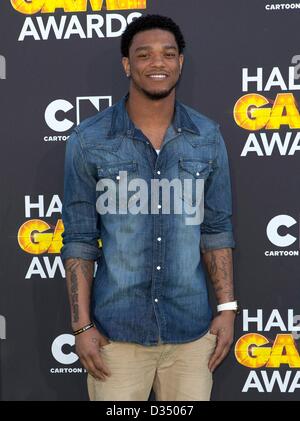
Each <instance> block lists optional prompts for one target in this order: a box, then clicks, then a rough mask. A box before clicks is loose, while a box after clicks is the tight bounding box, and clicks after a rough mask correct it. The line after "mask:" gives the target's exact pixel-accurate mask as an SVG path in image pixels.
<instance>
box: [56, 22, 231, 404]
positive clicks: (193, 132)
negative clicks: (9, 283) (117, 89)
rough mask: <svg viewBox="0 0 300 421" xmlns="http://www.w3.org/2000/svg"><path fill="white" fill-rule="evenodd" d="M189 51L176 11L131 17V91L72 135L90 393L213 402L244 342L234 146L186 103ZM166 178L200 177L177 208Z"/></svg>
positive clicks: (66, 207) (74, 224) (74, 238)
mask: <svg viewBox="0 0 300 421" xmlns="http://www.w3.org/2000/svg"><path fill="white" fill-rule="evenodd" d="M184 47H185V42H184V38H183V36H182V33H181V31H180V29H179V27H178V26H177V25H176V24H175V23H174V22H173V21H172V20H171V19H169V18H166V17H162V16H158V15H148V16H145V17H141V18H139V19H136V20H135V21H133V22H132V23H131V24H130V25H129V26H128V27H127V29H126V30H125V32H124V34H123V36H122V42H121V50H122V55H123V66H124V70H125V73H126V75H127V77H128V78H129V81H130V82H129V85H130V86H129V94H128V95H127V96H126V97H124V98H123V99H122V100H121V101H119V102H118V103H117V104H116V105H114V106H113V107H111V108H108V109H106V110H105V111H104V112H101V113H99V114H97V115H96V116H94V117H92V118H89V119H87V120H85V121H84V122H83V123H82V124H80V125H79V126H78V127H77V128H76V129H75V131H74V133H73V134H72V135H71V137H70V139H69V140H68V143H67V151H66V162H65V193H64V203H63V221H64V226H65V232H64V234H63V237H64V238H63V241H64V246H63V249H62V257H63V260H64V262H65V268H66V278H67V285H68V290H69V297H70V303H71V317H72V327H73V330H74V335H75V338H76V351H77V353H78V355H79V357H80V360H81V362H82V364H83V365H84V367H85V368H86V369H87V371H88V373H89V374H88V389H89V395H90V399H91V400H104V401H105V400H147V399H148V397H149V394H150V392H151V388H152V387H153V389H154V392H155V395H156V399H157V400H163V401H165V400H171V401H172V400H173V401H176V400H209V399H210V393H211V388H212V372H213V370H214V369H215V368H216V367H217V366H218V365H219V364H220V362H221V361H222V360H223V359H224V357H225V356H226V355H227V353H228V351H229V348H230V345H231V343H232V340H233V325H234V318H235V310H236V309H237V303H236V301H234V293H233V281H232V250H231V249H232V248H233V247H234V241H233V236H232V226H231V222H230V217H231V193H230V180H229V170H228V161H227V155H226V149H225V146H224V142H223V139H222V136H221V134H220V131H219V129H218V125H217V124H216V123H214V122H213V121H211V120H209V119H208V118H206V117H204V116H203V115H201V114H199V113H198V112H196V111H194V110H192V109H190V108H188V107H186V106H184V105H183V104H181V103H180V102H179V101H177V100H176V98H175V91H176V85H177V83H178V80H179V78H180V74H181V71H182V66H183V49H184ZM139 180H140V181H139ZM163 180H165V181H166V180H167V181H172V180H173V181H174V180H177V181H178V180H179V181H180V182H182V183H184V182H185V181H188V182H190V183H192V185H191V184H189V186H190V189H189V188H187V189H186V192H183V193H182V192H181V191H179V194H177V193H178V192H177V193H176V194H175V195H174V202H172V203H173V204H171V205H170V203H171V200H169V199H167V200H165V196H164V194H163V193H162V192H161V191H160V193H158V195H157V194H155V193H153V194H152V190H151V189H150V187H151V186H152V183H153V182H160V181H161V182H162V181H163ZM138 181H139V183H140V191H137V193H135V194H133V195H132V196H131V197H130V199H129V200H128V203H127V200H126V206H125V208H124V206H123V205H124V198H125V199H126V198H127V193H128V191H134V189H133V186H134V185H138ZM197 182H198V184H197ZM127 183H128V184H127ZM174 183H175V181H174ZM201 183H202V184H201ZM153 184H155V183H153ZM175 184H176V183H175ZM124 186H125V190H124ZM130 186H131V187H130ZM142 187H143V188H142ZM147 188H148V189H147ZM105 189H106V190H105ZM104 190H105V191H104ZM150 190H151V192H150ZM174 190H175V189H174ZM203 191H204V200H202V203H203V207H204V216H203V215H200V216H199V212H198V211H199V209H200V208H201V198H200V199H199V194H198V193H199V192H202V193H203ZM147 199H149V201H150V203H149V202H147ZM178 199H179V200H178ZM179 203H180V204H181V205H184V206H182V208H184V209H183V211H182V212H181V214H180V213H179V212H177V211H176V212H175V207H176V206H177V208H178V204H179ZM107 204H109V205H108V206H107ZM127 205H128V207H127ZM138 205H139V206H138ZM163 205H164V206H166V208H167V211H166V210H165V209H164V206H163ZM168 206H169V208H168ZM177 208H176V209H177ZM193 210H194V211H195V213H196V217H195V219H193V218H192V216H191V215H192V211H193ZM197 212H198V215H197ZM99 238H101V241H102V247H101V248H99V247H98V240H99ZM96 260H97V263H98V266H97V272H96V276H95V280H93V274H94V261H96ZM203 263H204V264H205V266H206V268H207V271H208V273H209V275H210V278H211V280H212V283H213V287H214V290H215V293H216V299H217V301H218V303H219V307H218V310H219V313H218V315H217V317H215V318H214V319H213V320H212V321H211V309H210V306H209V303H208V298H207V289H206V283H205V275H204V269H203Z"/></svg>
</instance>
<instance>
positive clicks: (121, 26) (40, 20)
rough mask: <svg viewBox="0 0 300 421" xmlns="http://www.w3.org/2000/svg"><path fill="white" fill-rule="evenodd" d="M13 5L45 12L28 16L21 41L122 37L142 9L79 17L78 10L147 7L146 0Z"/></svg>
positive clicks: (18, 0) (20, 0)
mask: <svg viewBox="0 0 300 421" xmlns="http://www.w3.org/2000/svg"><path fill="white" fill-rule="evenodd" d="M11 4H12V6H13V8H14V9H15V10H16V11H17V12H19V13H22V14H24V15H36V14H38V13H41V14H42V16H37V17H31V16H28V17H26V18H25V21H24V24H23V27H22V29H21V32H20V35H19V38H18V41H24V40H25V38H26V39H27V38H31V39H33V40H35V41H39V40H48V38H49V37H51V38H53V37H54V38H56V39H69V38H71V37H74V36H77V37H79V38H81V39H85V38H93V37H98V38H111V37H119V36H121V34H122V33H123V31H124V30H125V28H126V26H127V24H129V23H131V22H132V21H133V20H134V19H135V18H138V17H140V16H141V13H140V12H131V13H129V14H128V15H127V16H124V15H123V14H120V13H106V14H105V15H102V14H96V13H93V14H86V15H85V19H82V20H80V19H79V16H77V14H71V13H83V12H87V11H88V10H91V11H92V12H98V11H103V10H104V11H106V12H107V11H117V10H122V11H125V10H129V11H130V10H134V9H136V10H139V9H146V7H147V1H146V0H106V1H105V2H104V1H103V0H89V1H87V0H31V1H27V0H11ZM57 11H58V12H60V13H61V12H66V13H67V15H60V16H49V14H54V13H56V12H57Z"/></svg>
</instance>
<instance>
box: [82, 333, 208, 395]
mask: <svg viewBox="0 0 300 421" xmlns="http://www.w3.org/2000/svg"><path fill="white" fill-rule="evenodd" d="M215 346H216V336H215V335H213V334H211V333H209V332H208V333H207V334H206V335H204V336H202V337H201V338H200V339H197V340H195V341H192V342H188V343H184V344H178V345H177V344H176V345H173V344H164V345H154V346H143V345H138V344H134V343H129V342H111V343H110V344H108V345H106V346H104V347H102V348H101V350H100V352H101V355H102V356H103V360H104V362H105V363H106V365H107V366H108V367H109V369H110V371H111V376H110V377H107V379H106V380H105V381H101V380H95V379H94V378H93V377H92V376H91V375H89V374H88V391H89V396H90V400H92V401H147V400H148V398H149V395H150V392H151V389H152V387H153V390H154V392H155V397H156V400H157V401H208V400H209V399H210V394H211V389H212V374H211V372H210V371H209V370H208V367H207V364H208V360H209V357H210V356H211V354H212V352H213V351H214V349H215Z"/></svg>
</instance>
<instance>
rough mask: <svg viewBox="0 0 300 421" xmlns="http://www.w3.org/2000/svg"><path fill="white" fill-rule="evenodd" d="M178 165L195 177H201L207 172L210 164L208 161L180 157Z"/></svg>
mask: <svg viewBox="0 0 300 421" xmlns="http://www.w3.org/2000/svg"><path fill="white" fill-rule="evenodd" d="M179 165H180V167H181V168H182V169H183V170H184V171H187V172H188V173H190V174H192V175H193V176H194V177H195V178H201V177H203V176H204V175H207V174H208V173H209V169H210V165H209V163H208V162H202V161H194V160H187V159H181V160H180V161H179Z"/></svg>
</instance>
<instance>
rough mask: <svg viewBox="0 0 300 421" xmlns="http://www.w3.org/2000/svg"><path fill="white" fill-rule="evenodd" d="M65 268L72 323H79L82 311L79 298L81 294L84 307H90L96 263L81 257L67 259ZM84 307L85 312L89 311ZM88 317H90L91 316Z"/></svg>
mask: <svg viewBox="0 0 300 421" xmlns="http://www.w3.org/2000/svg"><path fill="white" fill-rule="evenodd" d="M65 269H66V278H67V285H68V290H69V298H70V305H71V318H72V323H78V322H79V320H80V311H81V308H80V299H79V297H80V295H81V297H82V303H81V305H82V306H83V307H84V308H88V307H89V294H90V288H91V283H92V279H93V269H94V263H93V262H92V261H89V260H84V259H80V258H72V259H67V261H66V265H65ZM84 308H83V311H84V313H85V314H86V313H88V310H84ZM86 317H87V318H88V317H89V316H86Z"/></svg>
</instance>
